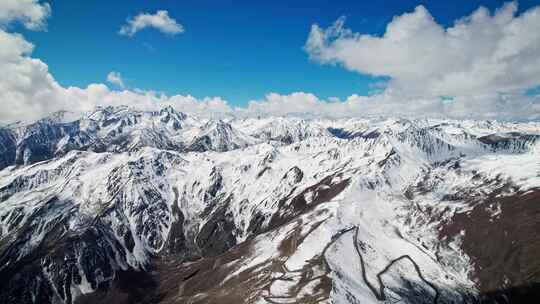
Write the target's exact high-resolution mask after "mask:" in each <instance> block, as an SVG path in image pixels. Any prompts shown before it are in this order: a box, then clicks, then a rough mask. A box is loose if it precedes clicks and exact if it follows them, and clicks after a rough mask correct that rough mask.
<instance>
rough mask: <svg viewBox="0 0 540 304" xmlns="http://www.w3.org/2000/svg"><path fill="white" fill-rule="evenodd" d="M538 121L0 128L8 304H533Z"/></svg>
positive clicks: (167, 122) (93, 123) (1, 258)
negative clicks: (527, 303)
mask: <svg viewBox="0 0 540 304" xmlns="http://www.w3.org/2000/svg"><path fill="white" fill-rule="evenodd" d="M539 231H540V123H535V122H521V123H512V122H498V121H474V120H463V121H459V120H449V119H448V120H445V119H405V118H347V119H322V118H321V119H318V118H309V119H305V118H304V119H302V118H298V117H264V118H233V117H228V118H225V119H222V120H220V119H208V118H201V117H197V116H194V115H191V114H187V113H182V112H178V111H176V110H174V109H173V108H172V107H165V108H162V109H160V110H158V111H141V110H136V109H133V108H129V107H106V108H100V107H99V108H96V109H95V110H94V111H91V112H88V113H83V114H77V113H72V112H68V111H63V112H57V113H54V114H52V115H50V116H48V117H46V118H43V119H40V120H38V121H35V122H26V123H13V124H9V125H4V126H2V127H0V281H1V283H0V303H98V302H100V303H115V304H120V303H225V304H226V303H271V304H275V303H281V304H283V303H306V304H307V303H310V304H312V303H526V302H530V303H535V301H534V299H538V298H540V259H539V258H538V257H540V238H539V237H538V235H537V234H538V232H539Z"/></svg>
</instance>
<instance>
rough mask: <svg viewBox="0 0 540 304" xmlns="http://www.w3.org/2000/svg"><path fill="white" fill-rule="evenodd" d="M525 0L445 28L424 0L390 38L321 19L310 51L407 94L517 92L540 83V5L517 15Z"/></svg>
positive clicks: (398, 21) (391, 29)
mask: <svg viewBox="0 0 540 304" xmlns="http://www.w3.org/2000/svg"><path fill="white" fill-rule="evenodd" d="M516 13H517V3H516V2H510V3H506V4H505V5H504V6H503V7H501V8H500V9H498V10H496V11H495V12H494V13H490V12H489V10H488V9H486V8H484V7H480V8H478V9H477V10H476V11H474V12H473V13H472V14H471V15H469V16H466V17H463V18H460V19H458V20H456V21H455V22H454V24H453V26H451V27H448V28H444V27H443V26H441V25H440V24H438V23H437V22H436V20H434V18H433V17H432V15H431V14H430V13H429V11H428V10H427V9H426V8H425V7H424V6H421V5H420V6H418V7H416V9H415V10H414V11H413V12H410V13H405V14H403V15H400V16H396V17H394V19H393V20H392V21H391V22H390V23H389V24H388V25H387V27H386V32H385V33H384V35H382V36H380V37H379V36H374V35H369V34H360V33H354V32H353V31H351V30H350V29H347V28H346V27H345V19H344V18H340V19H338V20H337V21H336V22H335V23H334V24H333V25H332V26H330V27H329V28H326V29H323V28H321V27H319V26H318V25H316V24H315V25H313V26H312V28H311V32H310V34H309V37H308V40H307V42H306V45H305V49H306V51H307V52H308V53H309V55H310V57H311V58H312V59H314V60H316V61H319V62H321V63H326V64H340V65H342V66H344V67H345V68H347V69H349V70H351V71H355V72H359V73H362V74H369V75H374V76H388V77H390V81H389V83H388V87H389V88H391V89H392V90H393V91H394V92H395V93H398V92H399V94H401V95H402V96H414V97H422V98H425V97H429V98H431V97H436V96H477V95H491V94H494V93H509V94H515V93H517V92H523V91H524V90H526V89H527V88H531V87H534V86H537V85H539V84H540V56H539V54H540V31H537V30H535V29H538V28H540V7H534V8H531V9H529V10H527V11H525V12H523V13H522V14H520V15H517V14H516Z"/></svg>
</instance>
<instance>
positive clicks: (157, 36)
mask: <svg viewBox="0 0 540 304" xmlns="http://www.w3.org/2000/svg"><path fill="white" fill-rule="evenodd" d="M419 4H423V5H424V6H425V7H426V8H427V9H428V10H429V12H430V13H431V14H432V15H433V17H434V18H435V19H436V21H437V22H438V23H440V24H441V25H444V26H449V25H451V24H452V23H453V21H454V20H455V19H457V18H460V17H462V16H466V15H468V14H470V13H471V12H472V11H474V10H475V9H476V8H478V6H480V5H483V6H485V7H487V8H489V9H491V10H494V9H496V8H499V7H501V5H502V4H503V1H462V0H460V1H420V2H419V1H408V0H399V1H313V0H311V1H207V0H197V1H110V0H109V1H98V0H95V1H80V0H56V1H53V2H52V3H50V5H51V10H52V14H51V16H50V18H48V19H47V31H28V30H26V29H25V28H24V27H22V26H21V25H15V26H13V28H12V30H14V31H18V32H21V33H23V34H24V36H25V38H26V39H27V40H28V41H30V42H32V43H33V44H34V45H35V50H34V52H33V54H32V56H33V57H36V58H40V59H41V60H43V61H44V62H46V63H47V65H48V66H49V70H50V72H51V74H52V75H54V77H55V78H56V80H57V81H58V82H60V84H61V85H63V86H79V87H85V86H86V85H88V84H90V83H98V82H104V81H105V78H106V76H107V74H108V73H109V72H110V71H118V72H120V73H121V74H122V76H123V78H124V81H125V83H126V85H127V87H129V88H140V89H144V90H156V91H163V92H165V93H167V94H169V95H172V94H184V95H186V94H191V95H194V96H196V97H203V96H221V97H223V98H224V99H226V100H228V102H229V103H230V104H232V105H245V104H246V103H247V102H248V101H249V100H252V99H261V98H263V97H264V95H265V94H267V93H269V92H277V93H280V94H289V93H291V92H298V91H303V92H310V93H314V94H316V95H317V96H319V97H321V98H328V97H332V96H336V97H339V98H345V97H347V96H350V95H351V94H359V95H366V94H369V92H370V90H372V87H371V86H370V83H374V82H377V81H378V79H374V78H373V77H371V76H367V75H362V74H360V73H356V72H351V71H347V70H346V69H343V68H340V67H336V66H332V65H321V64H319V63H317V62H314V61H311V60H309V58H308V57H309V56H308V55H307V53H306V52H305V51H304V50H303V46H304V44H305V42H306V39H307V37H308V34H309V30H310V27H311V25H312V24H313V23H317V24H319V25H320V26H322V27H328V26H330V25H331V24H332V22H334V21H335V20H336V19H337V18H338V17H340V16H346V17H347V27H348V28H350V29H351V30H353V31H354V32H358V33H366V34H372V35H380V34H382V33H384V30H385V27H386V24H387V23H388V22H390V21H391V20H392V18H393V16H396V15H400V14H403V13H404V12H410V11H413V10H414V8H415V7H416V6H417V5H419ZM534 5H538V1H520V2H519V10H520V11H524V10H526V9H528V8H530V7H531V6H534ZM157 10H167V11H168V12H169V15H170V16H171V17H172V18H174V19H176V21H177V22H178V23H180V24H182V25H183V26H184V28H185V32H184V33H181V34H178V35H174V36H173V35H167V34H163V33H161V32H159V31H157V30H155V29H145V30H142V31H140V32H139V33H137V34H136V35H135V36H133V37H131V38H130V37H127V36H121V35H119V34H118V30H119V29H120V27H121V26H122V25H123V24H125V23H126V19H127V18H128V17H134V16H135V15H137V14H139V13H141V12H147V13H155V12H156V11H157ZM19 27H20V28H19Z"/></svg>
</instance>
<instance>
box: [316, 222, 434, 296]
mask: <svg viewBox="0 0 540 304" xmlns="http://www.w3.org/2000/svg"><path fill="white" fill-rule="evenodd" d="M350 231H354V235H353V243H354V248H355V250H356V253H357V254H358V257H359V259H360V266H361V268H362V279H363V280H364V283H365V284H366V285H367V287H368V288H369V289H370V290H371V292H372V293H373V295H375V297H376V298H377V300H379V301H384V300H386V294H385V292H384V289H385V288H386V286H385V285H384V283H383V280H382V275H383V274H385V273H386V272H387V271H388V270H390V268H391V267H392V266H393V265H394V264H395V263H397V262H399V261H401V260H409V261H410V262H411V263H412V264H413V266H414V268H415V270H416V272H417V273H418V276H419V277H420V279H421V280H422V281H423V282H424V283H426V284H427V285H428V286H429V287H431V289H433V290H434V291H435V297H434V298H433V304H437V302H438V300H439V296H440V293H439V290H438V289H437V287H436V286H435V285H434V284H433V283H431V282H429V281H428V280H427V279H426V278H425V277H424V275H422V270H421V269H420V266H418V264H416V262H415V261H414V260H413V259H412V258H411V257H410V256H409V255H408V254H405V255H402V256H400V257H398V258H395V259H393V260H392V261H390V263H388V265H386V267H385V268H384V269H383V270H381V271H380V272H379V273H377V281H378V283H379V290H377V288H376V287H375V286H373V285H372V284H371V283H370V282H369V280H368V279H367V275H366V266H365V262H364V257H363V256H362V253H361V250H360V248H359V247H358V226H354V227H351V228H346V229H343V230H341V231H339V232H338V233H337V234H335V235H334V236H332V240H331V241H330V242H329V243H328V245H327V246H326V247H325V248H324V250H323V253H322V254H323V255H325V254H326V251H327V250H328V248H330V246H331V245H332V244H334V243H335V242H336V241H337V240H339V239H340V238H341V237H342V236H343V235H345V234H346V233H347V232H350Z"/></svg>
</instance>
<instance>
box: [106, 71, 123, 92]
mask: <svg viewBox="0 0 540 304" xmlns="http://www.w3.org/2000/svg"><path fill="white" fill-rule="evenodd" d="M107 81H108V82H110V83H112V84H114V85H116V86H118V87H120V88H125V87H126V86H125V85H124V79H122V74H120V72H115V71H112V72H110V73H109V74H107Z"/></svg>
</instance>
